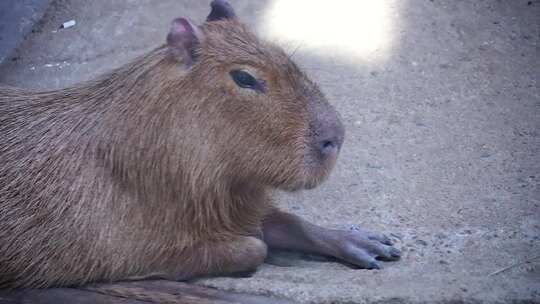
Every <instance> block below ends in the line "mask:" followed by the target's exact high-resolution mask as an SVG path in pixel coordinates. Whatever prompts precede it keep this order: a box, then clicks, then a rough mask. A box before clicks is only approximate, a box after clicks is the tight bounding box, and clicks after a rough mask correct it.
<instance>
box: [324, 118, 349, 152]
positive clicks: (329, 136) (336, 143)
mask: <svg viewBox="0 0 540 304" xmlns="http://www.w3.org/2000/svg"><path fill="white" fill-rule="evenodd" d="M344 137H345V130H344V128H343V125H342V124H341V121H340V120H338V119H336V120H335V121H334V122H333V123H331V124H329V126H326V127H324V128H322V132H321V133H320V134H319V136H318V148H319V152H320V153H321V155H323V156H325V157H328V156H337V154H338V153H339V150H340V149H341V145H342V144H343V139H344Z"/></svg>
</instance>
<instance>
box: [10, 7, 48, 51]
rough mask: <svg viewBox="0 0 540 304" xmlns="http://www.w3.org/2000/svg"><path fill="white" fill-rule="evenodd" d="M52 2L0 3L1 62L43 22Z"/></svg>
mask: <svg viewBox="0 0 540 304" xmlns="http://www.w3.org/2000/svg"><path fill="white" fill-rule="evenodd" d="M49 2H50V0H2V1H0V62H2V61H4V59H5V58H6V57H8V56H9V55H10V54H11V52H12V51H13V49H15V48H16V47H17V46H18V45H19V43H21V41H22V40H23V39H24V37H25V36H26V35H27V34H28V32H30V31H31V30H32V28H33V27H34V25H35V24H36V22H38V21H39V20H41V17H43V14H44V13H45V10H46V9H47V8H48V6H49Z"/></svg>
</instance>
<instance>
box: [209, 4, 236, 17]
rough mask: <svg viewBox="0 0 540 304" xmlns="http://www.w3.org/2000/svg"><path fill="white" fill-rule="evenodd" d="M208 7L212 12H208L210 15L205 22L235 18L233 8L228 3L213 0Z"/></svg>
mask: <svg viewBox="0 0 540 304" xmlns="http://www.w3.org/2000/svg"><path fill="white" fill-rule="evenodd" d="M210 6H211V7H212V11H210V15H208V17H207V18H206V21H209V22H211V21H216V20H222V19H234V18H236V14H235V13H234V10H233V8H232V6H231V5H230V4H229V2H228V1H225V0H214V1H212V3H211V4H210Z"/></svg>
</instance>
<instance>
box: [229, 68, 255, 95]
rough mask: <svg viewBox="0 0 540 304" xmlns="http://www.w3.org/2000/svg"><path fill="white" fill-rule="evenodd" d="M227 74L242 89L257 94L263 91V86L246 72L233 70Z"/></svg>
mask: <svg viewBox="0 0 540 304" xmlns="http://www.w3.org/2000/svg"><path fill="white" fill-rule="evenodd" d="M229 74H230V75H231V78H232V79H233V80H234V82H235V83H236V84H237V85H238V86H239V87H241V88H244V89H252V90H256V91H259V92H262V91H263V86H262V85H261V83H260V82H259V81H257V79H255V77H253V76H251V74H249V73H248V72H246V71H242V70H233V71H231V72H230V73H229Z"/></svg>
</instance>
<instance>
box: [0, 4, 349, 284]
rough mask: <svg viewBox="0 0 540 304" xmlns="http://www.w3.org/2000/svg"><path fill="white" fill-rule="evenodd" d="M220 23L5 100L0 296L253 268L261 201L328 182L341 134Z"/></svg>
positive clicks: (238, 31) (253, 44)
mask: <svg viewBox="0 0 540 304" xmlns="http://www.w3.org/2000/svg"><path fill="white" fill-rule="evenodd" d="M215 2H216V1H215ZM217 3H218V4H219V3H220V2H219V1H217ZM216 14H218V17H214V18H211V17H209V20H208V21H207V22H205V23H204V24H202V25H201V26H197V27H195V26H193V25H191V24H190V23H189V22H188V21H186V20H185V19H177V20H175V21H174V22H173V28H172V29H171V32H170V33H169V36H168V39H167V44H165V45H163V46H161V47H158V48H157V49H155V50H153V51H151V52H149V53H148V54H146V55H144V56H142V57H140V58H138V59H136V60H135V61H133V62H132V63H131V64H128V65H126V66H124V67H121V68H119V69H117V70H114V71H113V72H111V73H109V74H107V75H105V76H103V77H100V78H99V79H96V80H93V81H90V82H86V83H83V84H80V85H77V86H74V87H70V88H66V89H60V90H54V91H39V92H37V91H30V90H22V89H17V88H8V87H1V88H0V165H1V167H0V288H17V287H50V286H77V285H82V284H85V283H89V282H103V281H117V280H125V279H133V278H144V277H152V276H157V277H163V278H169V279H185V278H190V277H193V276H198V275H211V274H222V273H231V272H237V271H245V270H250V269H254V268H255V267H257V265H259V264H260V263H262V261H263V260H264V258H265V256H266V245H265V244H264V243H263V241H261V240H260V234H261V221H262V219H263V218H264V217H265V215H266V214H267V213H268V212H270V210H272V208H274V207H273V204H272V200H271V197H270V191H271V190H272V189H274V188H280V189H284V190H298V189H303V188H312V187H314V186H316V185H317V184H319V183H320V182H321V181H322V180H324V179H325V178H326V177H327V176H328V174H329V172H330V170H331V169H332V167H333V166H334V163H335V161H336V158H337V153H338V150H339V147H340V146H341V143H342V141H343V132H344V131H343V127H342V124H341V122H340V120H339V117H338V115H337V113H336V112H335V110H334V109H333V108H332V107H331V106H330V105H329V104H328V103H327V101H326V99H325V98H324V96H323V95H322V93H321V92H320V90H319V89H318V88H317V86H316V85H315V84H314V83H313V82H311V81H310V80H309V79H308V78H307V77H306V76H305V75H304V74H303V73H302V72H301V71H300V69H299V68H298V67H297V66H296V65H295V64H294V63H293V62H292V61H291V60H290V59H289V57H288V55H287V54H286V53H284V52H283V51H282V50H281V49H280V48H279V47H276V46H274V45H272V44H270V43H268V42H263V41H260V40H259V39H257V38H256V37H255V36H254V35H253V34H252V33H251V32H250V31H249V30H248V29H247V28H246V27H245V26H244V25H242V24H241V23H240V22H238V21H237V20H236V18H235V17H234V16H225V17H230V18H220V16H219V12H217V13H216Z"/></svg>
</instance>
